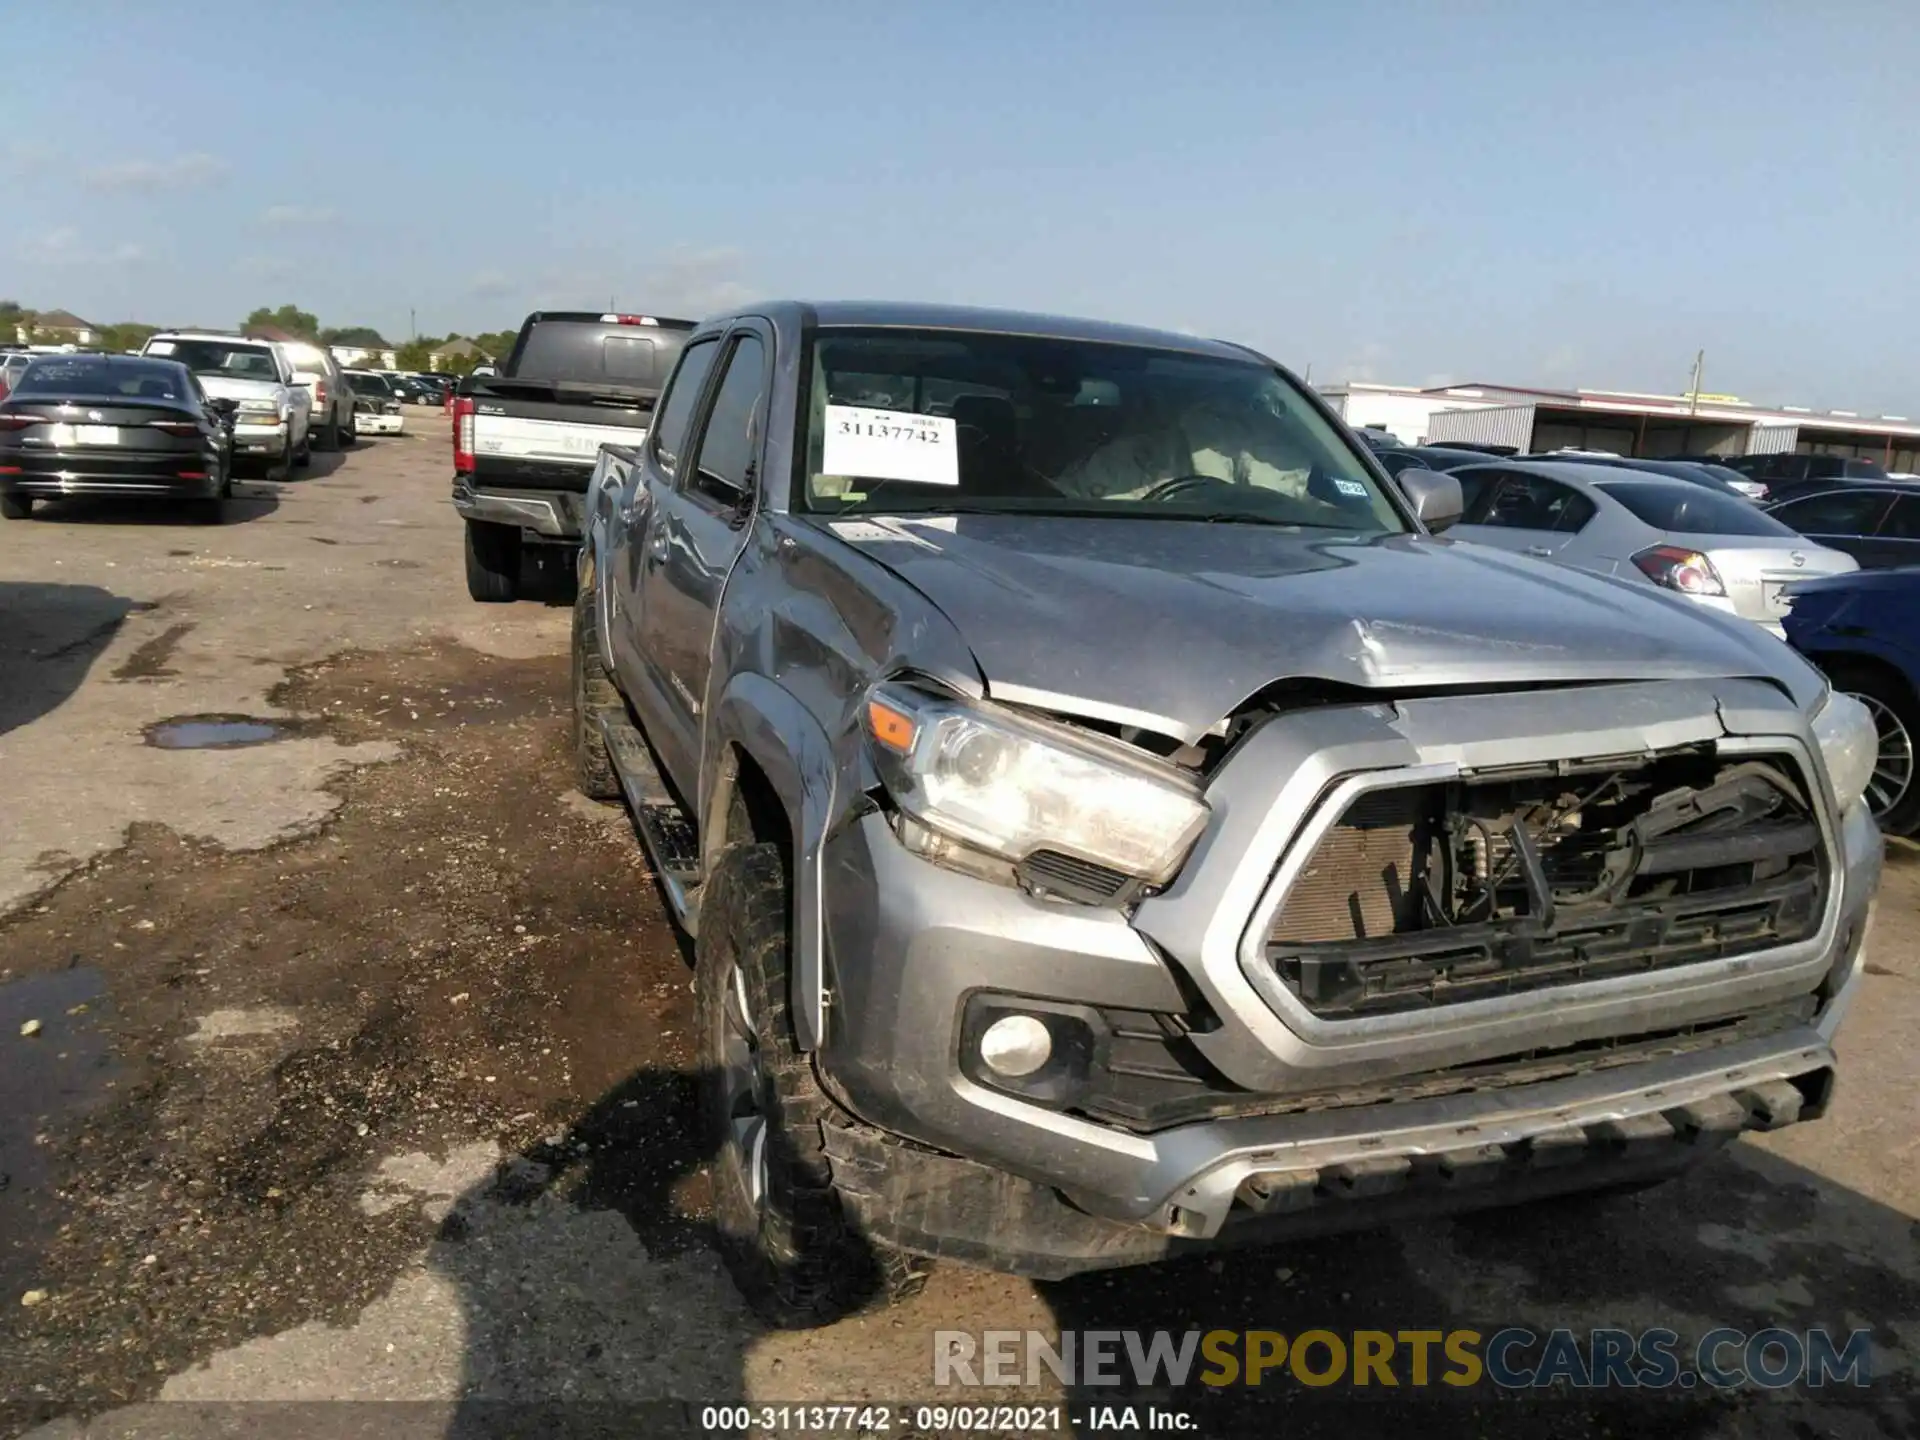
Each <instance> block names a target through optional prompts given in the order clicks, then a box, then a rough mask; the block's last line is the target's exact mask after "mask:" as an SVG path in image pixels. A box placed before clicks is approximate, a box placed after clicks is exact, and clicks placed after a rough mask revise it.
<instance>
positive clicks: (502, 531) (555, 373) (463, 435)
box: [453, 310, 693, 601]
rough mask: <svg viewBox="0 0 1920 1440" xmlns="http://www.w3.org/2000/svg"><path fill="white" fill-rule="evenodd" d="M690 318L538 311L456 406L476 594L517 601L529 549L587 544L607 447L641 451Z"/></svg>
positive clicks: (457, 490)
mask: <svg viewBox="0 0 1920 1440" xmlns="http://www.w3.org/2000/svg"><path fill="white" fill-rule="evenodd" d="M692 329H693V322H692V321H691V320H669V319H664V318H661V317H658V316H653V315H616V314H604V315H603V314H598V313H586V312H580V311H572V310H536V311H535V312H534V313H533V314H531V315H529V316H528V317H527V318H526V319H525V320H524V321H523V322H522V323H521V325H520V334H519V337H518V338H517V339H516V340H515V341H514V344H513V351H512V353H511V354H509V355H508V356H507V360H506V363H505V364H504V365H503V366H502V367H501V368H500V370H499V372H498V373H497V374H490V375H475V376H471V377H469V378H468V379H467V380H466V381H464V382H462V384H461V386H460V391H459V395H458V397H457V399H456V400H455V402H454V424H453V434H454V445H453V471H454V474H453V508H454V509H455V510H457V511H459V512H460V514H461V515H462V516H463V517H464V518H465V520H466V523H467V593H468V594H469V595H471V596H472V597H473V598H474V599H475V600H483V601H502V600H511V599H513V598H514V597H515V595H516V594H517V593H518V590H519V581H520V551H521V547H522V546H523V545H526V544H548V545H565V546H574V545H577V544H579V542H580V500H581V497H582V496H583V495H584V494H585V493H586V489H587V478H588V477H589V476H590V475H591V474H592V473H593V462H594V458H595V457H596V456H597V455H598V454H599V453H600V447H601V446H602V445H603V444H606V443H608V442H617V443H621V444H628V445H637V444H639V443H640V442H641V441H642V440H644V439H645V438H646V434H647V423H648V419H649V417H650V416H651V415H652V413H653V402H654V400H655V399H656V398H657V397H658V395H659V393H660V384H661V382H662V381H663V380H664V379H665V378H666V376H667V374H668V372H669V371H671V370H672V369H673V364H674V361H675V360H676V359H678V358H679V355H680V348H681V346H682V345H684V344H685V343H686V338H687V332H688V331H690V330H692Z"/></svg>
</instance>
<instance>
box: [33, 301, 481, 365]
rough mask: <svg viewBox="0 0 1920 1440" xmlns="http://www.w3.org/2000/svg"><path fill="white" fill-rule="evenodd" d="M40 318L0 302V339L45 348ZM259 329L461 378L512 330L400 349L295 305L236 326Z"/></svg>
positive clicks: (134, 339) (117, 338)
mask: <svg viewBox="0 0 1920 1440" xmlns="http://www.w3.org/2000/svg"><path fill="white" fill-rule="evenodd" d="M40 313H41V312H39V311H37V310H33V309H29V308H28V307H27V306H25V305H22V304H21V303H20V302H19V301H17V300H0V340H9V341H10V340H12V339H13V337H14V335H15V333H16V332H18V333H19V335H20V336H21V338H22V340H24V342H25V343H27V344H29V345H48V344H54V343H56V342H58V341H59V340H60V339H61V338H62V337H61V336H59V335H57V334H55V333H53V332H51V331H48V330H45V329H42V328H40V326H39V323H38V322H39V319H40ZM261 326H270V327H272V328H273V329H276V330H279V331H282V332H283V333H285V334H287V335H292V336H295V337H297V338H299V339H302V340H309V341H312V342H313V343H314V344H316V345H357V346H362V347H364V348H367V349H380V350H389V349H390V350H392V351H393V352H394V362H395V364H396V366H397V367H398V368H399V369H402V370H434V369H437V370H441V371H443V372H452V373H453V374H456V375H465V374H466V373H467V372H468V371H470V370H471V369H473V367H474V366H475V365H478V364H481V363H482V362H483V360H493V361H498V360H501V359H504V358H505V357H506V354H507V352H508V351H509V350H511V349H512V348H513V341H514V337H515V336H516V335H517V334H518V333H519V331H518V330H517V329H515V330H490V331H487V332H485V333H483V334H479V335H467V336H464V337H463V336H459V335H438V336H436V335H421V336H419V337H417V338H415V339H412V340H409V341H407V342H406V343H405V344H402V345H388V344H387V343H386V341H385V340H384V339H383V338H382V336H381V335H380V332H379V331H377V330H375V329H373V328H372V327H370V326H366V325H346V326H326V325H322V324H321V323H320V320H319V317H318V316H316V315H314V314H313V313H312V312H311V311H308V310H302V309H301V308H300V307H299V306H297V305H282V306H279V307H278V308H277V309H269V308H268V307H266V306H264V305H263V306H261V307H259V308H258V309H256V310H254V311H252V312H251V313H250V314H248V316H247V318H246V319H245V320H244V321H243V322H242V323H241V329H243V330H253V329H257V328H259V327H261ZM159 330H160V327H159V326H158V325H143V324H141V323H139V322H138V321H131V320H129V321H124V322H121V323H120V324H116V325H96V326H94V327H93V337H94V338H93V340H92V342H91V343H92V346H93V348H96V349H100V350H107V351H125V350H138V349H139V348H140V347H141V346H142V345H143V344H145V343H146V340H147V337H148V336H150V335H154V334H157V333H158V332H159ZM463 338H464V339H466V340H468V341H470V342H472V344H473V347H474V348H475V349H476V350H478V351H479V352H480V353H479V354H478V355H441V356H440V363H439V364H438V365H437V366H436V365H434V364H432V363H431V360H432V357H433V356H434V355H435V354H436V353H438V352H439V351H440V349H441V347H443V346H446V345H451V344H452V343H453V342H454V341H456V340H459V339H463Z"/></svg>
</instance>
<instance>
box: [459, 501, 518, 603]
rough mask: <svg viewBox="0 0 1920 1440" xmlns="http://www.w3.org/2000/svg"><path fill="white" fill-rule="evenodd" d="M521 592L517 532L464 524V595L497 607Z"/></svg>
mask: <svg viewBox="0 0 1920 1440" xmlns="http://www.w3.org/2000/svg"><path fill="white" fill-rule="evenodd" d="M519 593H520V532H519V531H518V530H515V529H513V528H512V527H510V526H507V525H495V524H492V523H490V522H488V521H485V520H469V521H467V594H469V595H471V596H472V597H473V598H474V599H475V600H478V601H480V602H481V603H482V604H483V605H498V604H502V603H504V602H506V601H508V600H512V599H514V598H515V597H516V596H517V595H518V594H519Z"/></svg>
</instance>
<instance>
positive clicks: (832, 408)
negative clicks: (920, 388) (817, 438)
mask: <svg viewBox="0 0 1920 1440" xmlns="http://www.w3.org/2000/svg"><path fill="white" fill-rule="evenodd" d="M820 468H821V470H822V471H823V472H824V473H826V474H828V475H856V476H859V477H860V478H861V479H863V480H905V481H908V482H910V483H912V484H915V485H958V484H959V483H960V452H959V449H958V447H957V445H956V444H955V440H954V425H953V418H952V417H951V416H948V415H917V414H914V413H912V412H911V411H906V410H869V409H867V408H866V407H865V406H863V405H829V406H827V436H826V445H825V447H824V451H823V453H822V455H821V458H820Z"/></svg>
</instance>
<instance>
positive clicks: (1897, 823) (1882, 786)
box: [1829, 665, 1920, 835]
mask: <svg viewBox="0 0 1920 1440" xmlns="http://www.w3.org/2000/svg"><path fill="white" fill-rule="evenodd" d="M1829 678H1830V679H1832V681H1833V686H1834V688H1835V689H1836V690H1840V691H1842V692H1844V693H1846V694H1848V695H1851V696H1853V698H1854V699H1856V700H1858V701H1859V702H1860V703H1861V704H1862V705H1864V706H1866V707H1867V711H1868V713H1870V714H1871V715H1872V716H1873V728H1874V730H1875V731H1876V732H1877V733H1878V736H1879V745H1878V748H1877V750H1876V751H1875V754H1874V757H1873V778H1872V779H1871V780H1869V781H1868V782H1867V808H1868V809H1870V810H1871V811H1872V812H1873V818H1874V819H1875V820H1876V821H1878V822H1879V825H1880V828H1881V830H1883V831H1884V832H1885V833H1887V834H1889V835H1911V834H1913V833H1914V831H1915V830H1920V776H1917V775H1916V774H1915V773H1914V766H1915V759H1916V757H1915V754H1914V747H1915V746H1916V744H1920V701H1916V699H1915V697H1914V694H1913V691H1912V690H1911V689H1910V688H1909V687H1908V686H1907V685H1906V684H1905V682H1903V681H1902V680H1900V679H1899V678H1897V677H1896V676H1893V675H1888V674H1885V673H1883V672H1882V671H1879V670H1873V669H1867V668H1862V667H1855V666H1851V665H1836V666H1834V667H1833V670H1832V672H1831V674H1830V677H1829Z"/></svg>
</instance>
